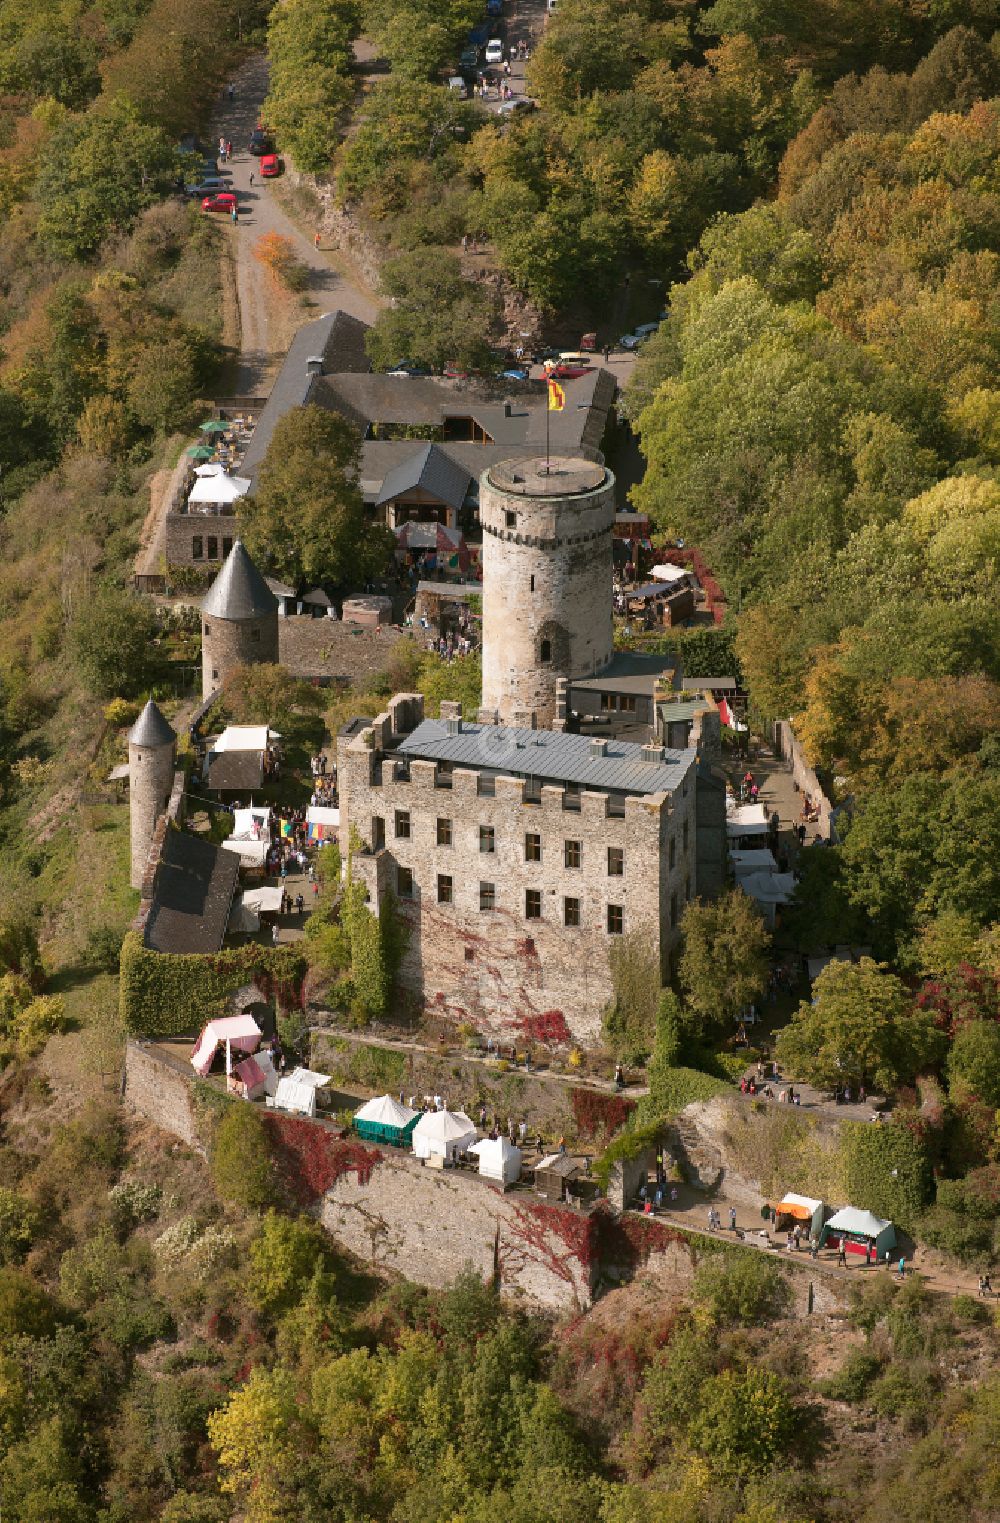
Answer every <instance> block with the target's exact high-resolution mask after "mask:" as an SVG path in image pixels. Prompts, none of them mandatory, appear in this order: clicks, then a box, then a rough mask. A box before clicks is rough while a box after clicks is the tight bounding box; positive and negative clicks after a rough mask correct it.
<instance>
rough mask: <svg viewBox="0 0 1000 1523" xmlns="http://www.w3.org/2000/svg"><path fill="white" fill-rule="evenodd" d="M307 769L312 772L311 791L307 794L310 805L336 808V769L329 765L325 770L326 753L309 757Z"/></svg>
mask: <svg viewBox="0 0 1000 1523" xmlns="http://www.w3.org/2000/svg"><path fill="white" fill-rule="evenodd" d="M309 770H310V772H311V773H312V792H311V793H310V795H309V803H310V805H311V806H312V807H314V808H315V807H316V806H320V807H323V808H336V804H337V769H336V767H330V769H329V771H328V770H327V759H326V754H325V752H324V753H321V754H320V755H318V756H311V757H310V758H309Z"/></svg>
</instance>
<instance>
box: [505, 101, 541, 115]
mask: <svg viewBox="0 0 1000 1523" xmlns="http://www.w3.org/2000/svg"><path fill="white" fill-rule="evenodd" d="M537 110H538V102H537V101H536V100H504V101H501V102H500V104H499V106H498V107H497V113H498V115H500V116H524V115H525V114H526V113H527V112H528V111H537Z"/></svg>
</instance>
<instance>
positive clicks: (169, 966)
mask: <svg viewBox="0 0 1000 1523" xmlns="http://www.w3.org/2000/svg"><path fill="white" fill-rule="evenodd" d="M307 968H308V964H307V962H306V958H305V956H304V955H303V953H302V952H301V951H299V949H298V947H297V946H277V947H271V946H264V945H262V944H260V943H258V942H250V943H249V944H248V945H247V946H244V947H231V948H230V947H227V948H224V949H223V950H222V951H221V952H212V953H205V954H192V953H183V954H178V955H176V956H171V955H166V954H164V953H161V952H152V951H150V950H149V948H148V947H144V946H143V944H142V939H141V937H140V935H139V933H138V931H129V933H128V935H127V936H126V937H125V940H124V941H123V943H122V951H121V960H120V971H121V979H120V983H119V1007H120V1010H121V1017H122V1022H123V1023H124V1026H125V1029H126V1031H128V1032H129V1033H130V1035H132V1036H185V1035H187V1034H189V1033H192V1032H195V1031H197V1030H199V1029H200V1027H201V1026H203V1025H204V1023H205V1021H206V1019H211V1017H212V1015H213V1014H217V1013H218V1007H219V1005H220V1004H221V1003H222V1001H224V1000H225V999H226V998H227V996H228V995H230V994H233V993H235V991H236V990H237V989H241V988H242V987H243V986H244V985H245V984H256V985H257V987H258V988H259V989H260V991H261V993H262V994H263V995H264V998H265V999H272V998H273V999H274V1000H275V1001H276V1002H277V1004H278V1005H279V1006H280V1007H281V1008H283V1009H289V1008H292V1007H301V1005H302V986H303V982H304V979H305V976H306V971H307Z"/></svg>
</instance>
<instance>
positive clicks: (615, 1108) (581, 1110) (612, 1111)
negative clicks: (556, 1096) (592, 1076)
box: [570, 1089, 635, 1137]
mask: <svg viewBox="0 0 1000 1523" xmlns="http://www.w3.org/2000/svg"><path fill="white" fill-rule="evenodd" d="M570 1100H571V1102H572V1105H573V1120H574V1121H575V1122H576V1130H577V1135H578V1136H580V1137H597V1136H599V1135H602V1136H605V1137H611V1136H612V1135H613V1134H614V1133H615V1132H617V1130H618V1128H619V1127H621V1126H624V1125H625V1122H626V1121H627V1120H628V1118H629V1116H630V1115H631V1114H632V1112H633V1111H634V1110H635V1101H634V1100H626V1099H625V1097H624V1095H607V1094H604V1093H602V1091H601V1090H599V1089H571V1090H570Z"/></svg>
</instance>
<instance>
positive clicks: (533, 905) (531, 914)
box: [524, 888, 542, 920]
mask: <svg viewBox="0 0 1000 1523" xmlns="http://www.w3.org/2000/svg"><path fill="white" fill-rule="evenodd" d="M524 918H525V920H541V918H542V891H541V889H540V888H527V889H525V891H524Z"/></svg>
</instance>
